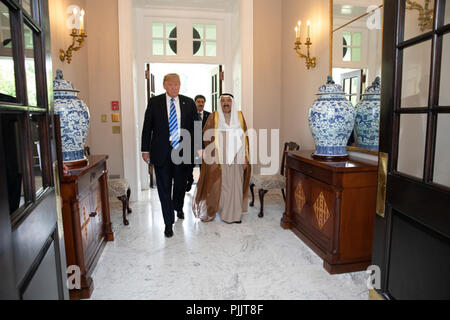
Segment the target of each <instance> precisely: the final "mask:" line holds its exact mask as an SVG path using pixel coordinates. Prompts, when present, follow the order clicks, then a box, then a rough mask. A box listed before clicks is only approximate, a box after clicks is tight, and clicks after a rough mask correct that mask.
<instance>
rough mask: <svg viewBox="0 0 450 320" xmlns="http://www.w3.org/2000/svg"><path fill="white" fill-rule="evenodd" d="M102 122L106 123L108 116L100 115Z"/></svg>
mask: <svg viewBox="0 0 450 320" xmlns="http://www.w3.org/2000/svg"><path fill="white" fill-rule="evenodd" d="M102 122H108V116H107V115H106V114H102Z"/></svg>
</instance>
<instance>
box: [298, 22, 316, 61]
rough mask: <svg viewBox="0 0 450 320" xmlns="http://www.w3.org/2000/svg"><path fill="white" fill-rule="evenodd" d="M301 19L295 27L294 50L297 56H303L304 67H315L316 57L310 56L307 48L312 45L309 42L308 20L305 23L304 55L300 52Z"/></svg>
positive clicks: (309, 26)
mask: <svg viewBox="0 0 450 320" xmlns="http://www.w3.org/2000/svg"><path fill="white" fill-rule="evenodd" d="M300 27H301V21H299V22H298V25H297V26H296V27H295V35H296V41H295V48H294V50H295V52H296V53H297V56H298V57H299V58H305V60H306V61H305V62H306V68H307V69H308V70H309V69H311V68H315V67H316V57H311V56H310V52H309V48H310V47H311V45H312V42H311V23H310V22H309V21H308V23H307V28H308V31H307V36H306V42H305V45H306V55H305V54H303V53H301V45H302V42H301V41H300V35H301V32H300V31H301V28H300Z"/></svg>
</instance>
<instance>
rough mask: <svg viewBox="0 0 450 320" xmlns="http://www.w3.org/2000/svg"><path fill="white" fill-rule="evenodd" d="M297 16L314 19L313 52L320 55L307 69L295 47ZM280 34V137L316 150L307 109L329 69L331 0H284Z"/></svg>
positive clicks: (298, 18)
mask: <svg viewBox="0 0 450 320" xmlns="http://www.w3.org/2000/svg"><path fill="white" fill-rule="evenodd" d="M298 20H302V21H307V20H310V21H311V41H312V47H311V54H312V56H315V57H316V58H317V66H316V68H314V69H310V70H307V69H306V66H305V60H304V59H300V58H298V57H297V55H296V54H295V51H294V50H293V48H294V42H295V32H294V27H295V25H296V23H297V21H298ZM281 36H282V42H281V48H282V53H281V55H282V91H281V95H282V99H281V100H282V109H281V141H295V142H297V143H298V144H300V145H301V147H302V149H304V150H308V149H309V150H314V148H315V145H314V140H313V138H312V134H311V130H310V129H309V124H308V110H309V108H310V106H311V105H312V103H313V102H314V100H315V99H316V96H315V93H317V90H318V89H319V87H320V86H321V85H323V84H324V83H326V80H327V75H328V71H329V1H328V0H316V1H296V0H283V7H282V30H281Z"/></svg>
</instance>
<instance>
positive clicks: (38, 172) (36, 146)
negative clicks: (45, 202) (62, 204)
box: [31, 116, 44, 195]
mask: <svg viewBox="0 0 450 320" xmlns="http://www.w3.org/2000/svg"><path fill="white" fill-rule="evenodd" d="M40 123H41V122H40V118H39V117H38V116H33V117H32V118H31V139H32V146H31V147H32V150H33V161H32V166H33V175H34V183H35V192H36V195H38V194H40V193H41V192H42V191H43V190H44V187H43V186H44V182H43V176H42V166H43V162H42V152H41V150H42V146H41V124H40Z"/></svg>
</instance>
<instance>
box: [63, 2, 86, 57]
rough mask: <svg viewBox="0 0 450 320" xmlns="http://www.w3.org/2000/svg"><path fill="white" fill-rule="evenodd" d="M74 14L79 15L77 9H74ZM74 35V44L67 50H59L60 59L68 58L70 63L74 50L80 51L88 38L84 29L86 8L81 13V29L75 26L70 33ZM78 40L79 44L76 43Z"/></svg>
mask: <svg viewBox="0 0 450 320" xmlns="http://www.w3.org/2000/svg"><path fill="white" fill-rule="evenodd" d="M73 14H74V16H77V10H76V9H74V11H73ZM70 36H71V37H72V44H71V45H70V47H69V48H67V50H66V51H64V50H63V49H60V50H59V59H60V60H61V61H62V62H64V61H65V60H67V63H68V64H70V63H71V62H72V55H73V52H74V51H78V50H80V49H81V48H82V47H83V44H84V40H85V39H86V38H87V34H86V33H85V31H84V10H81V13H80V29H76V28H73V29H72V33H71V34H70ZM77 42H78V44H76V43H77Z"/></svg>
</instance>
